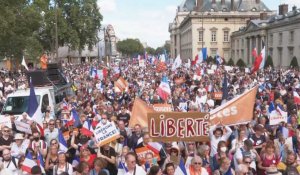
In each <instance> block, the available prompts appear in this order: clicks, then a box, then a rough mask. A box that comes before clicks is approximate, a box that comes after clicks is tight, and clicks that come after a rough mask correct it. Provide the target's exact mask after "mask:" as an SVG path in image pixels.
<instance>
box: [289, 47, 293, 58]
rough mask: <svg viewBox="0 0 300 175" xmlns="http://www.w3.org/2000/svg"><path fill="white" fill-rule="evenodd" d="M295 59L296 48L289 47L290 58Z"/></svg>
mask: <svg viewBox="0 0 300 175" xmlns="http://www.w3.org/2000/svg"><path fill="white" fill-rule="evenodd" d="M293 57H294V47H289V58H290V59H292V58H293Z"/></svg>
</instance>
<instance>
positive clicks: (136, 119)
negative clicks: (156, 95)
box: [129, 98, 155, 128]
mask: <svg viewBox="0 0 300 175" xmlns="http://www.w3.org/2000/svg"><path fill="white" fill-rule="evenodd" d="M148 112H155V111H154V110H153V109H152V108H151V107H149V106H148V105H147V104H146V102H144V101H143V100H141V99H139V98H136V99H135V100H134V103H133V108H132V113H131V117H130V120H129V127H132V128H133V127H134V125H136V124H139V125H141V126H142V128H145V127H148V120H147V113H148Z"/></svg>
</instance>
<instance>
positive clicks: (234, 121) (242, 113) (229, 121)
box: [210, 86, 258, 126]
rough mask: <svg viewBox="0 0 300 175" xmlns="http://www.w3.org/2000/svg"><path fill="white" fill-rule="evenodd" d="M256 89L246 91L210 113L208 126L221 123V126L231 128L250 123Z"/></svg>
mask: <svg viewBox="0 0 300 175" xmlns="http://www.w3.org/2000/svg"><path fill="white" fill-rule="evenodd" d="M257 87H258V86H255V87H253V88H251V89H250V90H247V91H246V92H244V93H243V94H241V95H239V96H238V97H236V98H234V99H232V100H230V101H228V102H226V103H225V104H223V105H221V106H219V107H217V108H216V109H214V110H212V111H210V124H211V125H216V124H218V123H220V122H221V123H222V124H223V125H227V126H231V125H238V124H243V123H248V122H250V121H251V120H252V118H253V107H254V103H255V96H256V92H257Z"/></svg>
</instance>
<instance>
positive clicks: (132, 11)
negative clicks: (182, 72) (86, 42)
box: [98, 0, 300, 48]
mask: <svg viewBox="0 0 300 175" xmlns="http://www.w3.org/2000/svg"><path fill="white" fill-rule="evenodd" d="M182 2H183V0H98V5H99V6H100V12H101V14H102V15H103V24H104V25H108V24H111V25H113V27H114V29H115V32H116V36H117V37H119V38H120V39H126V38H138V39H140V40H141V42H146V43H147V44H148V45H149V46H151V47H154V48H156V47H158V46H162V45H163V44H164V43H165V41H166V40H169V39H170V34H169V32H168V25H169V23H170V22H172V21H173V19H174V17H175V13H176V8H177V6H178V5H180V4H181V3H182ZM263 2H264V3H265V4H266V5H267V6H268V7H269V8H270V9H272V10H277V9H278V5H279V4H281V3H286V4H289V7H290V9H291V7H292V6H293V5H296V6H297V7H298V8H300V0H263Z"/></svg>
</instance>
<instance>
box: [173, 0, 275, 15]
mask: <svg viewBox="0 0 300 175" xmlns="http://www.w3.org/2000/svg"><path fill="white" fill-rule="evenodd" d="M196 1H197V0H185V1H184V2H183V3H182V4H181V5H180V6H179V7H178V11H179V12H180V11H193V10H195V9H196ZM231 1H233V5H231ZM215 2H216V3H215V4H213V3H212V0H203V5H202V6H201V7H200V8H199V9H201V10H200V11H211V10H213V11H271V10H270V9H269V8H268V7H267V6H266V5H265V4H264V2H263V1H262V0H225V4H223V5H222V3H221V0H215Z"/></svg>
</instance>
